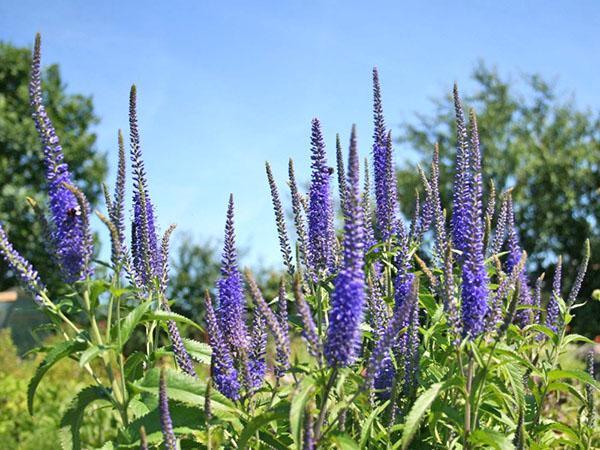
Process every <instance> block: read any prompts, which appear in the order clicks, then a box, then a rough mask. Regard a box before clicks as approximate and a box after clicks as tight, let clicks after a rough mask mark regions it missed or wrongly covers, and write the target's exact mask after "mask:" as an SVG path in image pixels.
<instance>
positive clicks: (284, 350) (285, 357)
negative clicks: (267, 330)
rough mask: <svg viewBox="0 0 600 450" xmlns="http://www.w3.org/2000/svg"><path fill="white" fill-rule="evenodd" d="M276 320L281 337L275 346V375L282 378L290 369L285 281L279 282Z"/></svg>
mask: <svg viewBox="0 0 600 450" xmlns="http://www.w3.org/2000/svg"><path fill="white" fill-rule="evenodd" d="M277 305H278V310H277V319H278V320H279V325H280V327H281V333H282V337H283V342H282V345H277V354H276V357H275V361H276V366H275V375H276V376H277V377H282V376H283V374H284V373H285V371H286V370H287V369H288V368H289V367H290V335H289V325H288V308H287V297H286V294H285V279H284V278H282V279H281V281H280V282H279V294H278V296H277Z"/></svg>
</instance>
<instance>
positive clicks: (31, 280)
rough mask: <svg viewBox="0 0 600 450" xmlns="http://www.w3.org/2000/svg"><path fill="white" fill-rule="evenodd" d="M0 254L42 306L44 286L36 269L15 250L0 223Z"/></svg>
mask: <svg viewBox="0 0 600 450" xmlns="http://www.w3.org/2000/svg"><path fill="white" fill-rule="evenodd" d="M0 254H1V255H2V257H3V258H4V261H6V264H8V266H9V267H10V268H11V269H12V270H13V271H14V272H15V274H16V275H17V276H18V277H19V278H20V279H21V282H22V283H23V284H24V285H25V286H26V287H27V289H28V290H29V291H30V292H31V293H32V294H33V298H34V300H35V302H36V303H37V304H38V305H39V306H44V298H43V296H44V295H45V292H46V287H45V286H44V283H42V281H41V280H40V277H39V275H38V273H37V270H35V269H34V268H33V266H32V265H31V263H30V262H29V261H27V260H26V259H25V258H23V257H22V256H21V255H20V254H19V252H17V251H16V250H15V249H14V247H13V246H12V244H11V243H10V241H9V240H8V237H7V236H6V232H5V231H4V228H3V227H2V224H1V223H0Z"/></svg>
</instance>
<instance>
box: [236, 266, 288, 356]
mask: <svg viewBox="0 0 600 450" xmlns="http://www.w3.org/2000/svg"><path fill="white" fill-rule="evenodd" d="M246 279H247V280H248V287H249V289H250V294H251V295H252V299H253V300H254V303H255V304H256V307H257V309H258V310H259V311H260V313H261V315H262V317H263V318H264V320H265V321H266V322H267V325H268V326H269V330H270V331H271V333H272V334H273V337H274V338H275V345H276V347H277V351H278V352H279V351H281V352H284V353H287V354H288V355H289V348H288V340H287V333H286V332H284V331H283V328H282V324H281V323H280V321H279V319H278V318H277V316H276V315H275V313H274V312H273V311H272V310H271V308H270V307H269V305H268V304H267V302H266V300H265V299H264V297H263V295H262V294H261V292H260V289H259V288H258V285H257V284H256V281H255V280H254V277H253V276H252V273H251V272H250V271H246ZM286 326H287V324H286Z"/></svg>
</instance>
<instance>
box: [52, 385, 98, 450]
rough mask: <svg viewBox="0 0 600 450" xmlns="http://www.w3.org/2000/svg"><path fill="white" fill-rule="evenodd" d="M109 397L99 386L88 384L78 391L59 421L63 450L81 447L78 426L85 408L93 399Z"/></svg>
mask: <svg viewBox="0 0 600 450" xmlns="http://www.w3.org/2000/svg"><path fill="white" fill-rule="evenodd" d="M109 399H110V397H109V395H108V393H107V391H106V389H104V388H103V387H100V386H88V387H86V388H84V389H82V390H81V391H79V393H78V394H77V395H76V396H75V398H74V399H73V401H72V402H71V405H70V406H69V408H68V409H67V410H66V411H65V414H64V415H63V417H62V419H61V421H60V428H61V430H60V432H61V433H60V434H61V444H62V447H63V448H64V449H65V450H80V449H81V440H80V438H79V428H80V427H81V422H82V421H83V413H84V411H85V408H86V407H87V406H88V405H89V404H90V403H92V402H94V401H97V400H104V401H110V400H109Z"/></svg>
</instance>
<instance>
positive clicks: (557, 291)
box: [546, 256, 562, 332]
mask: <svg viewBox="0 0 600 450" xmlns="http://www.w3.org/2000/svg"><path fill="white" fill-rule="evenodd" d="M560 297H562V256H559V257H558V262H557V263H556V268H555V269H554V279H553V280H552V294H551V295H550V300H548V305H546V326H548V327H549V328H551V329H552V330H554V331H555V332H556V331H558V315H559V311H560V310H559V307H558V299H559V298H560Z"/></svg>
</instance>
